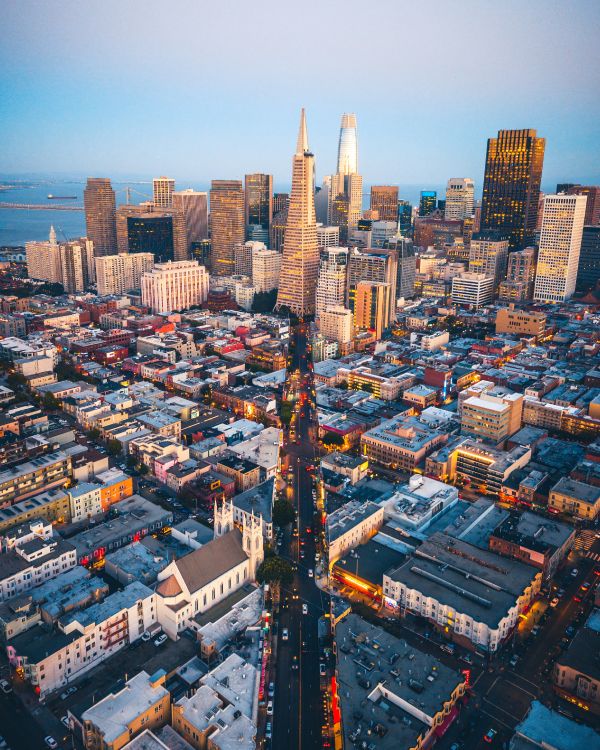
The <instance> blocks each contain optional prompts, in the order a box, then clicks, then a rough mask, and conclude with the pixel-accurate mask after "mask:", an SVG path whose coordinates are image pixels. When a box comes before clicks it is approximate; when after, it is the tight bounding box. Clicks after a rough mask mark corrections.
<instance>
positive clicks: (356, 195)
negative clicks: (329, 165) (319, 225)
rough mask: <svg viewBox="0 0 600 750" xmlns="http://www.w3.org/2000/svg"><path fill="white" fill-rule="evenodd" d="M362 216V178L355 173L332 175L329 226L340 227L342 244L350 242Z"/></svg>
mask: <svg viewBox="0 0 600 750" xmlns="http://www.w3.org/2000/svg"><path fill="white" fill-rule="evenodd" d="M361 214H362V176H361V175H359V174H355V173H344V174H334V175H331V187H330V193H329V210H328V215H327V221H328V224H330V225H331V226H336V227H339V232H340V243H341V244H342V245H344V244H346V243H347V242H348V237H349V234H350V232H351V231H352V230H353V229H355V228H356V227H357V226H358V222H359V220H360V217H361Z"/></svg>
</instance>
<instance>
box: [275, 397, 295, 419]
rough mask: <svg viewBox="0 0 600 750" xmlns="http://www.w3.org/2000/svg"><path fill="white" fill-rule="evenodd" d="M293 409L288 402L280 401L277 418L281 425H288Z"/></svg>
mask: <svg viewBox="0 0 600 750" xmlns="http://www.w3.org/2000/svg"><path fill="white" fill-rule="evenodd" d="M293 410H294V407H293V406H292V404H291V402H290V401H282V402H281V406H280V407H279V418H280V419H281V422H282V423H283V424H289V423H290V421H291V419H292V412H293Z"/></svg>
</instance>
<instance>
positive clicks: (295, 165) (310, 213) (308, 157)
mask: <svg viewBox="0 0 600 750" xmlns="http://www.w3.org/2000/svg"><path fill="white" fill-rule="evenodd" d="M314 162H315V159H314V156H313V154H312V153H311V152H310V151H309V148H308V134H307V131H306V116H305V114H304V110H302V113H301V115H300V131H299V133H298V143H297V145H296V153H295V154H294V157H293V160H292V193H291V195H290V203H289V207H288V217H287V224H286V228H285V239H284V242H283V260H282V265H281V279H280V284H279V293H278V295H277V307H278V308H282V307H287V308H289V309H290V310H291V311H292V312H294V313H296V314H297V315H310V314H312V313H314V311H315V291H316V287H317V273H318V270H319V246H318V243H317V225H316V220H315V191H314Z"/></svg>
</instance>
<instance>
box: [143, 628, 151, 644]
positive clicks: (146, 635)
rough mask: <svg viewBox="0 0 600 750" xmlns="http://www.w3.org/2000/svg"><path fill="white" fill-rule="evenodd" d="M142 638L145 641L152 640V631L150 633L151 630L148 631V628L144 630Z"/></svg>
mask: <svg viewBox="0 0 600 750" xmlns="http://www.w3.org/2000/svg"><path fill="white" fill-rule="evenodd" d="M142 640H143V641H144V642H145V641H150V640H152V636H151V635H150V633H149V632H148V631H147V630H145V631H144V632H143V633H142Z"/></svg>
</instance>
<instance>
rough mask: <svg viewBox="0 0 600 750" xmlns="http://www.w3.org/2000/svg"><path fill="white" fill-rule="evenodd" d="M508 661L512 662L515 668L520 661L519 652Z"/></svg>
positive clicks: (511, 664)
mask: <svg viewBox="0 0 600 750" xmlns="http://www.w3.org/2000/svg"><path fill="white" fill-rule="evenodd" d="M508 663H509V664H510V666H511V667H513V668H514V667H516V666H517V664H518V663H519V656H518V655H517V654H514V655H513V657H512V659H511V660H510V661H509V662H508Z"/></svg>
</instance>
